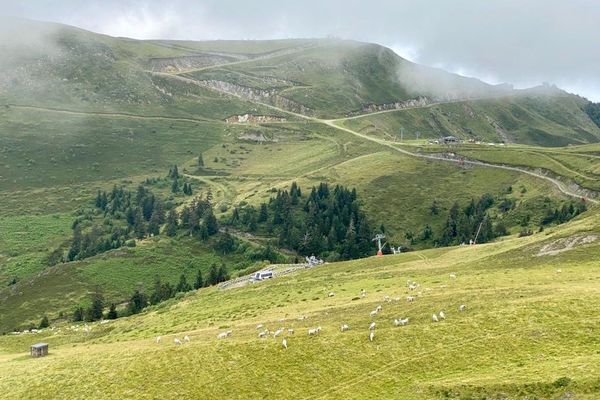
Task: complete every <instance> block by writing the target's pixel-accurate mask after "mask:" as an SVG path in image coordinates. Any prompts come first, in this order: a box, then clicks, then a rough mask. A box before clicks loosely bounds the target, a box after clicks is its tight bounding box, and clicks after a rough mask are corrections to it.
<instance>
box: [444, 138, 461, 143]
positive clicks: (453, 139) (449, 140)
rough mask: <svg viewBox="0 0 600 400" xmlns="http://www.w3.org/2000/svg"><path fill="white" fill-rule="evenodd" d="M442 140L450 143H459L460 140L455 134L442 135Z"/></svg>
mask: <svg viewBox="0 0 600 400" xmlns="http://www.w3.org/2000/svg"><path fill="white" fill-rule="evenodd" d="M442 141H443V142H444V144H451V143H459V142H460V141H459V140H458V138H457V137H456V136H444V137H443V138H442Z"/></svg>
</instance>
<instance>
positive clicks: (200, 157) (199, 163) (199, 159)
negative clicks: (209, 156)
mask: <svg viewBox="0 0 600 400" xmlns="http://www.w3.org/2000/svg"><path fill="white" fill-rule="evenodd" d="M198 166H199V167H200V168H202V167H204V158H202V153H200V154H199V155H198Z"/></svg>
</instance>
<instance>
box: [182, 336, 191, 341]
mask: <svg viewBox="0 0 600 400" xmlns="http://www.w3.org/2000/svg"><path fill="white" fill-rule="evenodd" d="M183 341H184V342H188V343H189V342H190V337H189V336H188V335H185V336H184V337H183Z"/></svg>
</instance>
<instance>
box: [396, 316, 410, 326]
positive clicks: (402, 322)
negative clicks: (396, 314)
mask: <svg viewBox="0 0 600 400" xmlns="http://www.w3.org/2000/svg"><path fill="white" fill-rule="evenodd" d="M394 325H396V326H405V325H408V318H404V319H402V318H400V319H395V320H394Z"/></svg>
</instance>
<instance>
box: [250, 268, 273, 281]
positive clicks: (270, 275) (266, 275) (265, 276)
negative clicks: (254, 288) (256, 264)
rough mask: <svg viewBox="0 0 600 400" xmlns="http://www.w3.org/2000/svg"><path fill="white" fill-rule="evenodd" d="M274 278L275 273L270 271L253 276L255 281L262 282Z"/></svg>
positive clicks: (256, 273)
mask: <svg viewBox="0 0 600 400" xmlns="http://www.w3.org/2000/svg"><path fill="white" fill-rule="evenodd" d="M272 278H273V271H270V270H266V271H258V272H255V273H254V275H253V276H252V279H254V280H255V281H262V280H265V279H272Z"/></svg>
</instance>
